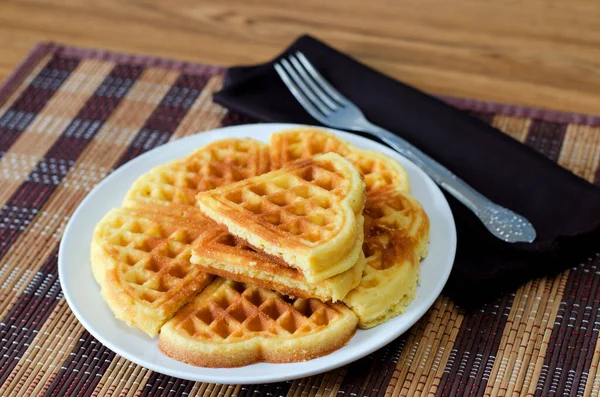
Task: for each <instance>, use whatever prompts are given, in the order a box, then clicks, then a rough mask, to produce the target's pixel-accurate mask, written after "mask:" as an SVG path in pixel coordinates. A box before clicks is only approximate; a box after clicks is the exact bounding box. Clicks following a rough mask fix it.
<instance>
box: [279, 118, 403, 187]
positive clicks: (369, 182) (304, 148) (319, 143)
mask: <svg viewBox="0 0 600 397" xmlns="http://www.w3.org/2000/svg"><path fill="white" fill-rule="evenodd" d="M321 153H337V154H339V155H341V156H344V157H345V158H347V159H348V160H350V161H351V162H352V163H353V164H354V165H355V166H356V168H358V170H359V171H360V173H361V175H362V176H363V178H364V181H365V185H366V191H367V195H369V194H370V193H371V192H373V193H376V192H377V191H379V190H381V189H392V190H401V191H405V192H409V191H410V184H409V180H408V174H407V173H406V171H405V170H404V168H403V167H402V166H401V165H400V164H398V162H397V161H396V160H394V159H392V158H390V157H388V156H386V155H384V154H382V153H379V152H376V151H373V150H364V149H359V148H357V147H355V146H353V145H351V144H350V143H348V142H346V141H344V140H343V139H341V138H338V137H337V136H335V135H333V134H332V133H330V132H327V131H325V130H322V129H318V128H311V127H305V128H294V129H289V130H284V131H281V132H278V133H275V134H273V135H271V165H272V169H279V168H281V167H282V166H283V165H284V164H287V163H289V162H291V161H296V160H301V159H307V158H310V157H312V156H314V155H317V154H321Z"/></svg>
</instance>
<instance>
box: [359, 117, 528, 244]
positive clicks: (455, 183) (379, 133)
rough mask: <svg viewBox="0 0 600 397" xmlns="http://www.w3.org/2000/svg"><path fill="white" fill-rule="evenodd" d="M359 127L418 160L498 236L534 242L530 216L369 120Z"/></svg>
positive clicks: (404, 154) (418, 163) (410, 158)
mask: <svg viewBox="0 0 600 397" xmlns="http://www.w3.org/2000/svg"><path fill="white" fill-rule="evenodd" d="M356 130H361V131H363V132H367V133H371V134H374V135H375V136H376V137H378V138H379V139H381V140H382V141H384V142H385V143H386V144H388V145H389V146H390V147H392V148H393V149H394V150H396V151H397V152H398V153H400V154H402V155H403V156H405V157H406V158H408V159H409V160H411V161H412V162H413V163H415V164H416V165H417V166H418V167H419V168H421V169H422V170H423V171H425V173H426V174H427V175H429V176H430V177H431V179H433V180H434V181H435V182H436V183H437V184H438V185H440V186H441V187H442V188H443V189H444V190H446V191H447V192H448V193H450V194H451V195H452V196H454V197H455V198H456V199H457V200H458V201H460V202H461V203H462V204H464V205H465V206H466V207H467V208H469V209H470V210H471V211H472V212H473V213H474V214H475V215H476V216H477V217H478V218H479V219H480V220H481V221H482V222H483V224H484V225H485V226H486V227H487V229H488V230H489V231H490V232H492V234H494V235H495V236H496V237H498V238H500V239H502V240H504V241H507V242H516V241H527V242H532V241H533V240H534V239H535V236H536V233H535V229H534V228H533V225H532V224H531V223H530V222H529V221H528V220H527V219H525V218H524V217H523V216H521V215H518V214H516V213H514V212H513V211H511V210H509V209H507V208H504V207H502V206H500V205H498V204H496V203H494V202H492V201H491V200H490V199H488V198H487V197H485V196H484V195H483V194H481V193H479V192H478V191H476V190H475V189H473V188H472V187H471V186H470V185H469V184H467V183H466V182H465V181H463V180H462V179H460V178H459V177H457V176H456V175H455V174H454V173H452V172H451V171H450V170H448V169H447V168H446V167H444V166H443V165H441V164H440V163H438V162H437V161H435V160H434V159H432V158H431V157H429V156H428V155H426V154H425V153H423V152H422V151H420V150H419V149H417V148H416V147H414V146H413V145H411V144H410V143H409V142H407V141H406V140H404V139H402V138H400V137H399V136H397V135H395V134H394V133H392V132H390V131H388V130H386V129H384V128H381V127H379V126H377V125H374V124H372V123H370V122H368V121H367V122H366V124H364V125H361V126H360V127H358V126H357V128H356ZM515 233H516V236H515V235H514V234H515Z"/></svg>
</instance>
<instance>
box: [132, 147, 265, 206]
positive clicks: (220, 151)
mask: <svg viewBox="0 0 600 397" xmlns="http://www.w3.org/2000/svg"><path fill="white" fill-rule="evenodd" d="M268 150H269V146H268V145H266V144H264V143H262V142H258V141H255V140H252V139H224V140H221V141H217V142H214V143H211V144H209V145H206V146H204V147H202V148H200V149H198V150H196V151H194V152H193V153H192V154H190V155H188V156H187V157H185V158H183V159H179V160H175V161H172V162H170V163H168V164H166V165H161V166H158V167H155V168H154V169H152V170H151V171H149V172H148V173H146V174H144V175H142V176H141V177H140V178H138V180H136V181H135V182H134V184H133V186H132V187H131V189H130V190H129V192H128V193H127V195H126V196H125V200H124V202H123V205H124V206H125V207H131V208H148V209H150V210H154V207H155V206H157V205H158V206H160V207H163V209H161V211H165V210H166V211H168V212H169V213H171V214H174V215H187V214H196V213H197V212H198V205H197V202H196V195H197V194H198V192H203V191H206V190H210V189H214V188H216V187H219V186H223V185H227V184H229V183H231V182H237V181H241V180H243V179H246V178H250V177H252V176H256V175H260V174H263V173H265V172H268V171H269V169H270V162H269V152H268Z"/></svg>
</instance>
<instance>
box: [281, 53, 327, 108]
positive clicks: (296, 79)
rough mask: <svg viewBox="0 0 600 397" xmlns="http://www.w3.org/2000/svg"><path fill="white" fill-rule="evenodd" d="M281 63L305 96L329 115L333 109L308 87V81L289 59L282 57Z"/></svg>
mask: <svg viewBox="0 0 600 397" xmlns="http://www.w3.org/2000/svg"><path fill="white" fill-rule="evenodd" d="M280 64H281V66H283V68H284V69H285V71H286V72H287V74H288V76H289V77H290V79H291V80H292V81H293V82H294V83H295V84H296V86H297V87H298V88H299V90H300V91H301V92H302V94H304V96H305V97H307V98H308V99H309V100H310V102H312V104H313V105H314V106H315V107H316V108H317V109H319V111H320V112H321V113H323V114H324V115H325V116H328V115H329V114H330V113H331V109H329V108H328V107H327V106H326V105H325V104H324V103H323V101H321V100H320V99H319V98H318V97H317V96H316V95H315V94H314V93H313V92H312V91H311V90H310V88H308V86H307V85H306V83H305V82H304V80H303V79H302V78H301V77H300V76H299V75H298V73H297V72H296V70H295V69H294V67H293V66H292V65H290V63H289V62H288V60H287V59H285V58H284V59H281V60H280Z"/></svg>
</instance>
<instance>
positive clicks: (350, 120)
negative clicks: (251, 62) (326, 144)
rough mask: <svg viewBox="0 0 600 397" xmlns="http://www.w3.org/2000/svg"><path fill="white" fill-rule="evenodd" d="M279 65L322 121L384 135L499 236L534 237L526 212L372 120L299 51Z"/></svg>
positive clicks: (522, 239)
mask: <svg viewBox="0 0 600 397" xmlns="http://www.w3.org/2000/svg"><path fill="white" fill-rule="evenodd" d="M275 70H276V71H277V73H278V74H279V77H281V79H282V80H283V82H284V83H285V85H286V86H287V88H288V89H289V90H290V92H291V93H292V94H293V95H294V97H295V98H296V100H297V101H298V102H299V103H300V104H301V105H302V107H304V109H305V110H306V111H307V112H308V113H309V114H310V115H311V116H312V117H314V118H315V119H316V120H318V121H319V122H321V123H322V124H324V125H326V126H329V127H333V128H338V129H344V130H350V131H362V132H366V133H368V134H370V135H373V136H375V137H377V138H379V139H381V140H382V141H383V142H385V143H386V144H388V145H389V146H390V147H391V148H393V149H394V150H396V151H397V152H398V153H400V154H402V155H404V156H405V157H406V158H408V159H409V160H411V161H412V162H413V163H415V164H416V165H417V166H419V167H420V168H421V169H422V170H424V171H425V172H426V173H427V175H429V176H430V177H431V179H433V180H434V181H435V182H436V183H437V184H438V185H440V186H441V187H442V188H444V189H445V190H446V191H447V192H449V193H450V194H451V195H452V196H454V197H455V198H456V199H458V200H459V201H460V202H461V203H463V204H464V205H465V206H466V207H467V208H469V209H470V210H471V211H473V212H474V213H475V215H477V217H478V218H479V219H480V220H481V222H483V224H484V225H485V226H486V227H487V229H488V230H489V231H490V232H491V233H492V234H493V235H494V236H496V237H498V238H499V239H501V240H504V241H506V242H509V243H516V242H529V243H530V242H532V241H533V240H535V237H536V232H535V229H534V227H533V225H532V224H531V222H529V221H528V220H527V219H525V217H523V216H521V215H518V214H516V213H515V212H513V211H511V210H509V209H507V208H504V207H502V206H500V205H498V204H496V203H494V202H492V201H491V200H489V199H488V198H487V197H485V196H484V195H482V194H481V193H479V192H478V191H476V190H475V189H473V188H472V187H471V186H469V185H468V184H467V183H466V182H465V181H463V180H462V179H460V178H459V177H457V176H456V175H454V174H453V173H452V172H450V171H449V170H448V169H447V168H446V167H444V166H443V165H441V164H440V163H438V162H437V161H435V160H434V159H432V158H431V157H429V156H428V155H426V154H425V153H423V152H422V151H420V150H419V149H417V148H416V147H414V146H413V145H411V144H410V143H408V142H407V141H405V140H404V139H402V138H400V137H398V136H397V135H395V134H393V133H391V132H390V131H387V130H385V129H383V128H381V127H379V126H377V125H375V124H373V123H371V122H369V121H368V120H367V119H366V117H365V116H364V114H363V113H362V112H361V110H360V109H359V108H358V107H357V106H356V105H355V104H354V103H352V102H351V101H350V100H348V98H346V97H345V96H344V95H342V94H341V93H340V92H339V91H338V90H336V89H335V88H334V87H333V86H332V85H331V84H329V82H327V80H325V78H323V76H321V74H320V73H319V72H318V71H317V70H316V69H315V68H314V66H313V65H312V64H311V63H310V62H309V61H308V59H307V58H306V57H305V56H304V54H302V53H301V52H296V53H295V54H292V55H289V56H288V57H287V58H282V59H281V60H280V61H279V62H276V63H275Z"/></svg>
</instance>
